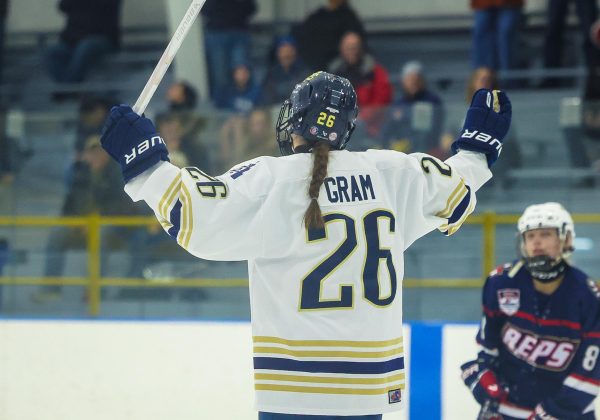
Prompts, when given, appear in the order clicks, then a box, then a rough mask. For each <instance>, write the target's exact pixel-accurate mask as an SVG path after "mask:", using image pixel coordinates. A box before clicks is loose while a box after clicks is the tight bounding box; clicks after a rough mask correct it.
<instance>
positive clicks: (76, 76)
mask: <svg viewBox="0 0 600 420" xmlns="http://www.w3.org/2000/svg"><path fill="white" fill-rule="evenodd" d="M112 50H113V46H112V44H111V42H110V41H109V40H108V38H106V37H104V36H89V37H87V38H85V39H83V40H81V41H80V42H79V43H78V44H77V45H75V46H73V47H72V46H69V45H67V44H65V43H63V42H59V43H58V44H56V45H54V46H52V47H50V48H48V50H47V51H46V53H45V57H44V59H45V62H46V66H47V68H48V72H49V73H50V75H51V76H52V78H53V79H54V80H55V81H57V82H60V83H79V82H81V81H83V79H84V78H85V76H86V74H87V72H88V71H89V70H90V68H92V67H93V66H94V65H95V64H97V63H98V62H99V61H100V59H101V58H102V57H104V56H105V55H106V54H108V53H109V52H110V51H112Z"/></svg>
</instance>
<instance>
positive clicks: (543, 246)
mask: <svg viewBox="0 0 600 420" xmlns="http://www.w3.org/2000/svg"><path fill="white" fill-rule="evenodd" d="M517 230H518V236H517V238H518V253H519V255H518V259H517V260H516V261H513V262H512V263H508V264H503V265H500V266H499V267H498V268H496V269H495V270H494V271H492V272H491V273H490V276H489V277H488V278H487V280H486V282H485V285H484V286H483V318H482V321H481V326H480V328H479V332H478V333H477V343H478V344H479V346H480V349H481V350H480V351H479V353H478V356H477V359H476V360H472V361H469V362H466V363H464V364H463V365H462V366H461V370H462V379H463V381H464V383H465V385H467V387H468V388H469V391H470V392H471V393H472V394H473V397H474V398H475V400H476V401H477V402H478V403H479V404H480V405H481V411H480V413H479V417H477V418H479V419H503V420H513V419H529V420H557V419H577V420H593V419H595V418H596V417H595V416H594V407H595V404H594V400H595V398H596V395H597V394H598V391H599V390H600V364H599V363H598V359H599V357H600V291H599V290H598V288H597V286H596V283H595V282H594V281H593V280H592V279H591V278H590V277H589V276H588V275H587V274H585V273H584V272H583V271H581V270H579V269H578V268H576V267H575V266H574V265H573V264H572V262H571V261H570V256H571V254H572V252H573V251H574V244H575V225H574V224H573V219H572V217H571V215H570V214H569V212H568V211H567V210H566V209H565V208H564V207H563V206H562V205H560V204H559V203H554V202H550V203H542V204H534V205H531V206H529V207H527V208H526V209H525V211H524V212H523V215H522V216H521V217H520V218H519V221H518V223H517Z"/></svg>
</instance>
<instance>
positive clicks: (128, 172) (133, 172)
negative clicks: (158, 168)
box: [122, 145, 170, 184]
mask: <svg viewBox="0 0 600 420" xmlns="http://www.w3.org/2000/svg"><path fill="white" fill-rule="evenodd" d="M161 146H162V147H161V148H159V149H160V150H156V151H155V152H154V153H151V154H148V155H147V156H140V157H138V158H137V159H136V160H135V161H134V162H132V163H130V164H129V165H126V166H125V167H122V172H123V180H124V181H125V183H126V184H127V183H128V182H129V181H131V180H132V179H133V178H135V177H136V176H138V175H139V174H141V173H142V172H144V171H146V170H147V169H150V168H151V167H153V166H154V165H156V164H157V163H158V162H161V161H164V162H170V160H169V152H168V151H167V148H166V147H165V146H164V145H161Z"/></svg>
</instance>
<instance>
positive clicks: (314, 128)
mask: <svg viewBox="0 0 600 420" xmlns="http://www.w3.org/2000/svg"><path fill="white" fill-rule="evenodd" d="M318 132H319V129H318V128H317V127H315V126H314V125H313V126H312V127H310V134H312V135H313V136H316V135H317V133H318Z"/></svg>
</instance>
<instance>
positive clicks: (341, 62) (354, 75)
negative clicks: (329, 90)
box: [329, 32, 393, 137]
mask: <svg viewBox="0 0 600 420" xmlns="http://www.w3.org/2000/svg"><path fill="white" fill-rule="evenodd" d="M329 71H330V72H331V73H334V74H337V75H339V76H342V77H345V78H346V79H348V80H350V83H352V86H354V89H355V90H356V95H357V97H358V106H359V109H360V110H361V111H360V114H359V115H358V118H359V120H362V121H364V123H365V124H366V128H367V132H368V135H369V136H371V137H376V136H377V135H378V134H379V128H380V126H381V123H382V122H383V119H384V117H385V109H386V107H387V105H389V104H390V103H391V102H392V90H393V88H392V84H391V83H390V78H389V75H388V72H387V70H386V69H385V68H384V67H383V66H382V65H381V64H379V63H378V62H377V61H375V58H374V57H373V56H372V55H371V54H369V53H367V52H366V51H365V48H364V42H363V38H362V37H361V35H360V34H359V33H357V32H348V33H346V34H345V35H344V36H343V37H342V40H341V41H340V55H339V57H338V58H336V59H335V60H334V61H333V62H332V63H331V64H330V65H329Z"/></svg>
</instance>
